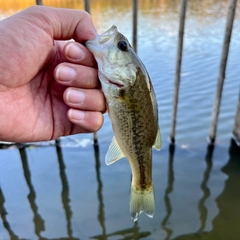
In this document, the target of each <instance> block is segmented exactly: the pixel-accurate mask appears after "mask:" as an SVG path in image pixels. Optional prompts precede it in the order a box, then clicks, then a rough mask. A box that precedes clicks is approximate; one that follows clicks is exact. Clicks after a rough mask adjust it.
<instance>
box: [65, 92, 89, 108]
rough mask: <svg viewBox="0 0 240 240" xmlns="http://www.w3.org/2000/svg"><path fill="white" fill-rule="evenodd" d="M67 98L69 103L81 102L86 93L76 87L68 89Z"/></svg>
mask: <svg viewBox="0 0 240 240" xmlns="http://www.w3.org/2000/svg"><path fill="white" fill-rule="evenodd" d="M66 99H67V101H68V102H69V103H78V104H81V103H82V102H83V101H84V99H85V93H84V92H82V91H80V90H76V89H68V91H67V95H66Z"/></svg>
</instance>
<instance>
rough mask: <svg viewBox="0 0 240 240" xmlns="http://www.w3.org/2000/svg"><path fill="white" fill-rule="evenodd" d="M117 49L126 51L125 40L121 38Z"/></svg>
mask: <svg viewBox="0 0 240 240" xmlns="http://www.w3.org/2000/svg"><path fill="white" fill-rule="evenodd" d="M117 46H118V49H120V50H121V51H124V52H127V51H128V44H127V42H126V41H124V40H122V41H119V42H118V45H117Z"/></svg>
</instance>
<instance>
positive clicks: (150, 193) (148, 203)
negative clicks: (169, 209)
mask: <svg viewBox="0 0 240 240" xmlns="http://www.w3.org/2000/svg"><path fill="white" fill-rule="evenodd" d="M154 210H155V202H154V190H153V185H151V187H150V188H148V189H147V190H145V189H144V190H135V189H134V187H133V186H131V198H130V213H131V218H132V220H133V221H134V222H135V221H137V220H138V216H139V215H140V214H141V213H142V212H145V213H146V215H147V216H148V217H151V218H152V217H153V215H154Z"/></svg>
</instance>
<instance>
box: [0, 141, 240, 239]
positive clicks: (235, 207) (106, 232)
mask: <svg viewBox="0 0 240 240" xmlns="http://www.w3.org/2000/svg"><path fill="white" fill-rule="evenodd" d="M45 149H47V148H45ZM62 150H64V149H62V148H61V147H60V145H58V146H56V155H57V165H56V166H57V167H58V168H59V173H60V176H59V178H60V186H61V187H62V190H61V194H60V195H61V201H62V209H63V212H64V213H63V214H62V215H61V217H64V218H65V220H66V225H65V226H62V227H65V228H66V236H59V235H57V238H56V237H48V236H43V235H44V232H45V230H46V228H48V226H47V225H46V222H45V220H44V216H43V215H42V214H41V207H40V208H39V206H38V203H37V202H38V201H37V199H38V198H41V195H39V194H38V193H37V192H36V190H35V187H34V183H33V181H32V177H31V175H32V173H31V170H30V167H29V159H28V156H31V155H32V154H31V151H33V150H31V149H27V148H20V149H19V154H20V161H21V163H22V169H23V177H24V179H25V181H26V186H27V188H28V192H29V193H28V194H27V195H26V198H27V199H28V202H29V210H28V211H30V212H32V215H33V218H32V221H33V225H34V233H35V236H31V239H35V238H37V239H88V238H91V239H102V240H106V239H165V240H167V239H178V240H179V239H193V240H194V239H209V240H213V239H238V238H239V237H240V229H239V227H238V226H239V224H240V217H239V216H240V207H239V201H240V193H239V191H238V190H239V188H240V185H239V184H240V176H239V171H240V148H239V147H238V146H237V145H236V143H235V142H234V141H233V140H232V141H231V143H230V147H229V150H228V154H229V157H228V158H229V160H228V162H227V163H226V164H225V165H224V166H223V167H221V171H222V174H226V175H227V179H226V182H225V184H224V185H223V189H222V191H221V192H220V194H219V195H218V197H217V198H216V200H215V201H216V202H215V204H216V206H217V208H218V213H217V215H215V216H214V217H213V218H212V219H210V220H211V222H212V228H211V229H210V230H209V231H206V227H207V225H209V224H208V222H209V213H208V211H210V210H211V207H209V204H208V203H207V201H208V199H209V198H212V193H211V187H210V186H209V185H208V184H209V181H210V178H211V175H212V172H213V171H217V168H218V167H217V166H214V161H217V159H216V157H219V156H222V155H224V153H223V152H224V151H225V149H224V151H222V149H214V148H213V147H212V146H211V147H207V149H206V156H205V168H204V169H203V170H202V172H203V175H202V179H201V181H200V182H196V184H195V187H199V188H200V189H201V192H202V194H200V195H199V200H198V204H197V205H196V209H197V210H198V216H196V217H198V218H199V224H198V225H199V226H198V229H196V231H194V232H192V231H191V229H192V228H191V223H188V224H189V229H186V230H185V234H181V235H178V234H177V230H176V229H175V228H176V225H177V224H178V221H176V220H175V219H177V217H176V216H177V215H178V209H177V206H176V203H175V201H173V198H171V195H172V194H174V191H177V190H178V189H176V187H175V186H174V185H175V181H176V176H175V173H174V172H175V171H174V159H175V161H181V159H180V157H179V156H175V155H176V152H175V149H174V147H173V146H170V147H169V153H168V154H166V156H167V155H168V163H166V167H167V168H168V171H167V172H168V173H167V181H166V186H165V187H164V188H165V190H164V194H163V196H162V201H163V203H164V209H158V208H157V210H156V213H155V217H156V219H155V217H154V218H153V220H150V221H151V223H149V224H150V225H149V228H147V229H148V230H147V229H146V227H144V225H142V221H143V222H146V221H147V220H146V219H142V218H140V220H139V222H136V223H132V222H131V221H130V220H129V221H128V220H127V222H128V224H127V225H128V227H127V228H122V226H121V225H123V226H124V223H122V224H120V225H117V228H116V226H115V227H114V226H112V227H111V224H109V223H110V222H111V221H115V220H116V219H117V216H111V214H110V215H109V214H107V215H106V207H107V208H108V210H107V211H109V206H108V204H107V202H108V201H107V200H106V199H105V198H106V196H107V195H109V193H108V194H106V193H105V192H104V181H103V179H102V173H101V169H102V167H101V163H100V162H101V156H102V155H101V154H100V151H99V148H98V146H95V148H94V153H95V164H94V165H95V173H96V180H97V185H96V187H97V192H96V197H97V198H98V209H96V212H95V216H96V219H94V218H92V219H89V221H93V222H92V224H91V226H92V232H94V231H95V230H96V229H98V230H97V231H98V232H99V234H96V235H92V234H91V232H88V233H84V234H85V236H87V237H82V236H83V235H81V237H79V228H78V227H79V226H78V227H77V228H76V224H77V225H78V223H77V221H76V218H74V214H75V212H74V211H73V210H72V204H73V203H74V202H76V201H77V202H78V201H81V200H80V199H71V191H75V188H76V187H77V185H78V184H80V183H75V184H74V186H75V187H74V188H73V189H71V187H70V185H69V181H68V174H67V172H66V169H67V165H68V164H67V165H65V162H67V161H70V159H67V160H65V162H64V155H63V153H62ZM65 150H66V149H65ZM65 150H64V151H65ZM79 150H81V151H84V150H83V149H79ZM2 151H9V150H2ZM10 151H16V150H10ZM27 152H28V153H27ZM214 153H215V154H216V156H215V157H214ZM186 156H187V155H186ZM186 156H181V157H186ZM68 158H69V157H68ZM213 158H215V159H213ZM3 162H4V160H2V161H0V163H3ZM5 164H6V162H5ZM189 164H191V163H189ZM9 165H11V164H9ZM5 167H6V165H5ZM1 171H4V170H3V167H1ZM83 172H84V170H83V171H82V172H81V174H84V173H83ZM33 174H35V172H33ZM5 178H6V177H5ZM2 180H3V179H1V182H4V181H2ZM119 180H120V179H119ZM129 180H130V179H129ZM179 180H180V181H182V180H181V178H180V179H179ZM129 183H130V181H129ZM84 184H85V183H84ZM3 185H5V184H3ZM18 185H19V184H18V183H17V182H16V183H15V187H18ZM86 185H87V186H89V185H90V186H93V185H92V184H89V183H86ZM155 185H156V184H155ZM11 187H13V186H11ZM124 187H126V186H124ZM162 187H163V186H162ZM4 191H6V192H8V191H11V189H7V188H4V187H3V188H2V187H1V188H0V216H1V219H2V226H1V225H0V238H1V239H13V240H14V239H16V240H17V239H22V237H24V236H21V237H20V236H19V234H18V233H17V232H15V230H14V226H15V225H16V224H17V222H15V220H14V218H12V217H10V218H9V217H8V210H9V209H8V207H7V200H6V198H5V196H4ZM119 191H122V190H121V187H120V189H119ZM212 191H215V190H214V188H213V189H212ZM125 194H126V193H125ZM46 196H48V197H50V196H51V193H47V195H46ZM46 200H47V199H46ZM11 201H14V199H9V202H11ZM81 204H83V205H84V203H81ZM17 207H18V208H21V203H20V204H18V205H17ZM115 207H118V214H119V215H122V210H123V209H122V206H111V207H110V210H111V209H112V208H115ZM56 210H57V212H59V211H60V209H56ZM88 211H91V209H86V212H88ZM164 211H165V213H166V214H165V216H164V215H162V219H161V224H160V226H158V228H159V227H160V229H158V231H162V234H164V235H165V237H163V238H159V237H158V234H155V231H156V229H155V227H156V226H157V225H158V224H157V222H158V219H159V213H160V212H164ZM11 212H12V211H11ZM186 214H187V212H186ZM83 216H84V214H83ZM83 216H82V217H83ZM45 217H49V216H46V214H45ZM120 218H122V216H121V217H120ZM128 218H129V219H130V217H129V215H127V216H124V219H128ZM74 219H75V220H74ZM109 221H110V222H109ZM125 221H126V220H125ZM155 221H156V222H155ZM172 221H173V222H174V224H171V222H172ZM182 221H184V219H183V220H182ZM25 224H26V226H30V223H25ZM98 224H99V225H98ZM97 225H98V226H100V228H98V226H97ZM109 225H110V226H109ZM80 227H81V226H80ZM114 229H115V230H114ZM81 231H83V232H84V230H81ZM6 233H7V235H8V236H7V237H6ZM55 234H57V232H56V233H55Z"/></svg>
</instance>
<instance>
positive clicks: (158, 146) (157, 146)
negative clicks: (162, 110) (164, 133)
mask: <svg viewBox="0 0 240 240" xmlns="http://www.w3.org/2000/svg"><path fill="white" fill-rule="evenodd" d="M153 148H155V149H156V150H158V151H159V150H160V149H161V148H162V140H161V134H160V128H159V127H158V131H157V136H156V139H155V143H154V145H153Z"/></svg>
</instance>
